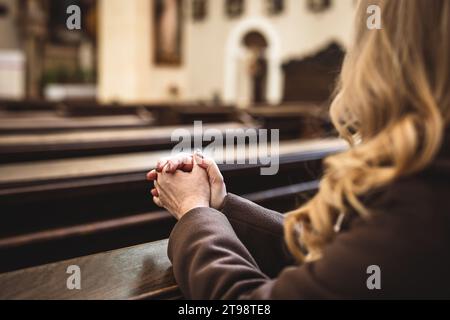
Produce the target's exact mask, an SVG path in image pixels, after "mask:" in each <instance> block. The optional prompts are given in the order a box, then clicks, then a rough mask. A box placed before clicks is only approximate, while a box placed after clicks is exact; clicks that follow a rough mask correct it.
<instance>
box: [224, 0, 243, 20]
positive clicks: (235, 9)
mask: <svg viewBox="0 0 450 320" xmlns="http://www.w3.org/2000/svg"><path fill="white" fill-rule="evenodd" d="M244 5H245V3H244V0H226V2H225V11H226V13H227V16H228V17H229V18H237V17H239V16H241V15H242V14H243V13H244Z"/></svg>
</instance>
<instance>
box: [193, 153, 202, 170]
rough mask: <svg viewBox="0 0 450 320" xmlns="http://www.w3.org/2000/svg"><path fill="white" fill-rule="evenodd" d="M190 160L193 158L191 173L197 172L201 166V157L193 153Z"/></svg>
mask: <svg viewBox="0 0 450 320" xmlns="http://www.w3.org/2000/svg"><path fill="white" fill-rule="evenodd" d="M192 158H193V168H192V171H197V170H199V169H201V164H202V162H203V159H202V157H201V156H200V155H199V154H198V153H195V154H194V156H193V157H192Z"/></svg>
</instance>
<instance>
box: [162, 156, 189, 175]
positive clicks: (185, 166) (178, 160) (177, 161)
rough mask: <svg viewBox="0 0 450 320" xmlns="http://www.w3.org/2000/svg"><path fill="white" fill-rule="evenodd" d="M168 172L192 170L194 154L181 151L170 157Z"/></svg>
mask: <svg viewBox="0 0 450 320" xmlns="http://www.w3.org/2000/svg"><path fill="white" fill-rule="evenodd" d="M167 166H168V170H167V172H168V173H175V171H177V170H182V171H191V170H192V155H190V154H187V153H180V154H179V155H177V156H175V157H173V158H171V159H169V161H168V163H167Z"/></svg>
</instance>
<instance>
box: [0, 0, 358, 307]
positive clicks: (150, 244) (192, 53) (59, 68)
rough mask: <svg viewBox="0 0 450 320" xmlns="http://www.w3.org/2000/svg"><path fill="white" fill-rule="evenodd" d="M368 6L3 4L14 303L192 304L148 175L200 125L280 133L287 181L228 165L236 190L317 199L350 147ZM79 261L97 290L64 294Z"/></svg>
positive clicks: (5, 206)
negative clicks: (70, 268) (347, 73)
mask: <svg viewBox="0 0 450 320" xmlns="http://www.w3.org/2000/svg"><path fill="white" fill-rule="evenodd" d="M72 5H76V6H77V7H79V8H80V9H81V16H80V22H81V25H80V29H79V30H78V29H74V30H71V29H69V28H68V27H67V20H68V18H69V17H70V16H71V13H68V11H67V8H68V7H69V6H72ZM355 7H356V1H354V0H0V207H1V208H2V209H1V211H2V218H3V222H2V223H1V224H0V273H1V274H0V283H5V284H7V285H2V286H1V288H0V298H3V299H4V298H6V299H8V298H12V299H15V298H43V299H47V298H49V299H52V298H60V299H65V298H69V299H70V298H88V299H89V298H100V299H153V298H156V299H166V298H179V297H180V296H179V292H178V291H177V287H176V284H175V283H174V282H173V281H174V280H173V278H172V276H171V273H170V263H169V262H168V260H167V257H166V256H165V250H166V245H167V242H166V240H164V239H167V238H168V236H169V234H170V230H171V229H172V228H173V226H174V224H175V221H174V220H173V219H172V218H171V216H170V215H169V214H168V213H167V212H165V211H161V209H160V208H157V207H156V206H155V205H154V204H153V202H152V199H151V197H150V196H149V191H150V187H149V185H148V183H147V182H146V181H145V173H146V172H147V171H148V170H150V169H152V168H153V167H154V165H155V164H156V161H157V159H158V158H160V157H162V156H166V155H168V154H169V153H170V150H171V148H173V146H174V142H173V141H171V133H172V132H173V131H174V130H176V129H178V128H186V129H187V130H192V127H193V123H194V121H202V123H203V126H204V127H205V128H214V129H217V130H220V131H221V132H225V131H226V130H227V129H243V130H245V129H248V128H258V129H278V130H280V138H281V144H280V150H279V155H278V156H279V158H280V172H279V174H277V175H275V176H260V175H258V172H259V171H258V170H259V167H260V166H261V165H257V166H238V165H234V166H233V165H231V166H227V165H225V166H222V167H221V169H222V170H223V172H224V176H225V178H226V180H227V185H228V186H229V189H230V190H229V191H230V192H233V193H236V194H239V195H242V196H244V197H246V198H248V199H250V200H252V201H255V202H257V203H259V204H261V205H264V206H266V207H270V208H273V209H275V210H278V211H280V212H287V211H289V210H292V209H293V208H295V207H298V206H299V205H300V204H302V203H303V202H304V201H305V199H307V198H308V197H310V196H311V195H312V194H314V192H315V191H316V190H317V184H318V182H317V181H318V179H319V178H320V174H321V171H322V159H323V158H324V157H326V156H327V155H329V154H331V153H334V152H337V151H339V150H341V149H342V148H343V145H342V143H341V141H340V140H338V139H337V137H336V133H335V132H334V131H333V129H332V126H331V124H330V120H329V117H328V114H327V113H328V108H329V104H330V100H331V98H332V94H333V88H334V86H335V83H336V78H337V75H338V74H339V71H340V68H341V65H342V62H343V58H344V54H345V50H346V47H347V46H348V45H349V43H350V41H351V37H352V34H351V30H352V20H353V19H352V18H353V14H354V11H355ZM248 147H249V148H252V147H255V146H252V145H249V146H248ZM130 257H133V259H132V260H133V262H129V261H130ZM68 259H69V260H68ZM70 259H72V260H70ZM67 261H69V262H67ZM112 261H116V264H115V265H114V267H112V266H111V265H109V264H108V263H112ZM117 261H119V262H117ZM125 261H128V264H126V263H125ZM70 264H79V265H84V266H85V268H86V269H87V270H88V271H86V272H90V273H91V275H92V276H91V277H90V278H89V279H86V281H92V283H90V282H89V284H88V285H87V286H86V288H87V289H86V290H83V291H81V292H77V291H67V290H63V289H61V288H60V285H59V282H58V281H60V280H61V279H63V278H64V279H65V277H66V273H65V268H66V266H67V265H70ZM113 270H126V272H115V273H113ZM36 274H39V275H40V277H36ZM42 279H46V280H45V281H43V280H42ZM61 281H63V280H61ZM61 283H65V282H61ZM94 287H95V288H97V289H92V288H94ZM89 288H91V289H89Z"/></svg>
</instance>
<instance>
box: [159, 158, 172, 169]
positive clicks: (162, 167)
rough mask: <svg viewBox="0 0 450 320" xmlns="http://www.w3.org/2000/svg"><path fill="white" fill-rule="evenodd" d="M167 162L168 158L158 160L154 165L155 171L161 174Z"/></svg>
mask: <svg viewBox="0 0 450 320" xmlns="http://www.w3.org/2000/svg"><path fill="white" fill-rule="evenodd" d="M168 160H169V159H168V158H162V159H160V160H158V162H157V163H156V171H157V172H162V171H163V170H164V167H165V166H166V164H167V162H168Z"/></svg>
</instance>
